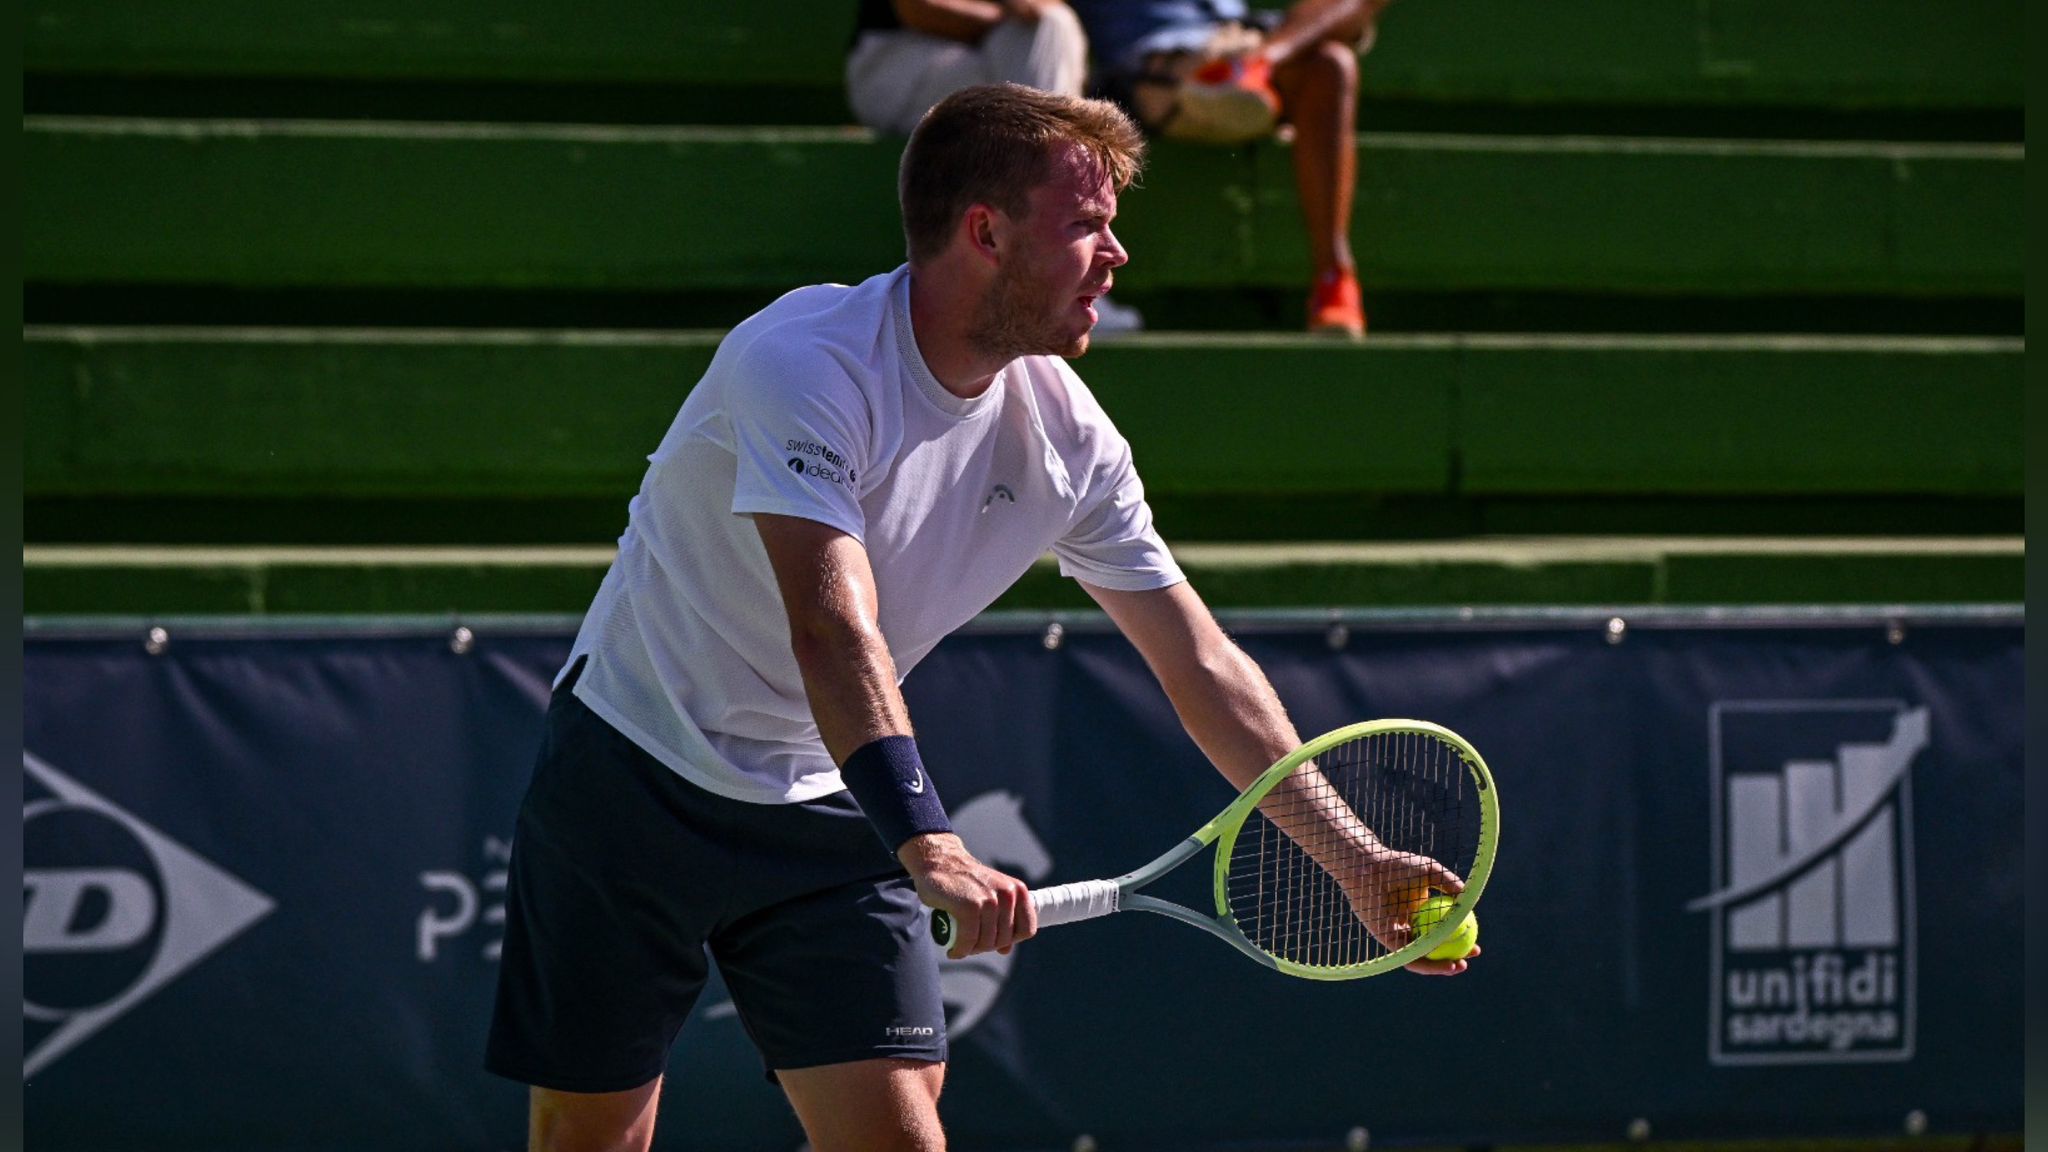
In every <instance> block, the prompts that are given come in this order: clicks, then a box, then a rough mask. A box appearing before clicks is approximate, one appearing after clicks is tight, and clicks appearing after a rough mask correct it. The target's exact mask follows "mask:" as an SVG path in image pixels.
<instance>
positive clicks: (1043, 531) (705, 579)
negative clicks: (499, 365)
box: [564, 267, 1182, 804]
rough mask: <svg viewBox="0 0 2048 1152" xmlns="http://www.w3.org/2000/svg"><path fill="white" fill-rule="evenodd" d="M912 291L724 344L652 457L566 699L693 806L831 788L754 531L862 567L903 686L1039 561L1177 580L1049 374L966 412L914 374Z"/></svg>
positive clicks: (797, 298)
mask: <svg viewBox="0 0 2048 1152" xmlns="http://www.w3.org/2000/svg"><path fill="white" fill-rule="evenodd" d="M909 288H910V274H909V269H908V268H907V267H905V268H898V269H897V270H896V271H895V272H893V273H889V274H886V275H882V276H876V277H873V278H871V279H869V280H867V281H865V282H863V283H861V284H858V285H855V286H853V287H845V286H842V285H823V286H818V287H812V288H802V289H798V290H797V291H795V292H791V293H790V294H788V295H786V296H784V297H782V298H781V299H780V300H777V301H776V302H775V303H773V304H771V305H769V306H768V307H767V308H765V309H763V310H762V311H761V312H759V313H757V314H755V315H754V316H752V317H750V318H748V319H747V320H746V321H745V322H744V323H742V324H741V325H740V326H739V327H737V328H735V329H733V330H732V332H731V333H730V334H729V335H728V336H727V337H726V339H725V341H724V342H723V343H722V344H721V345H720V346H719V349H718V353H717V355H716V356H714V357H713V358H712V361H711V367H710V368H709V369H708V370H707V371H706V372H705V374H704V378H703V380H702V381H701V382H699V383H698V385H697V387H696V388H695V389H694V390H693V391H691V393H690V395H689V398H688V399H687V400H686V401H685V402H684V403H683V407H682V411H681V412H680V413H679V414H678V415H677V417H676V420H675V423H674V424H673V425H672V426H671V427H670V428H669V431H668V434H667V436H665V437H663V439H662V442H661V446H660V447H659V448H658V449H656V450H655V452H654V454H653V455H652V456H650V457H649V458H648V459H649V461H650V465H649V467H648V469H647V475H646V478H645V479H644V480H642V481H641V485H640V492H639V495H637V496H636V497H634V499H633V503H632V510H631V517H630V520H629V522H628V525H627V528H626V531H625V534H624V535H623V536H621V537H620V539H619V555H618V559H617V560H615V561H614V562H613V564H612V566H611V570H610V571H609V572H608V573H606V575H605V579H604V584H603V586H602V587H600V588H599V590H598V593H597V597H596V600H595V601H594V602H593V603H592V604H591V607H590V612H589V615H587V616H586V617H585V618H584V621H583V627H582V629H581V630H580V631H579V632H578V633H577V636H576V642H575V646H574V648H573V650H572V652H571V655H570V661H569V663H570V665H572V666H573V665H574V663H575V661H576V660H577V659H578V658H581V657H585V656H587V657H588V658H589V663H588V665H587V666H586V667H585V669H584V672H583V676H582V678H581V679H580V680H578V681H577V684H576V689H575V691H576V695H577V696H578V697H579V698H581V699H582V700H583V702H584V703H585V704H587V705H588V706H589V707H590V709H591V710H592V711H593V712H596V713H597V714H598V715H599V716H602V717H604V719H606V720H607V721H609V722H610V723H611V724H612V725H613V726H614V727H616V728H618V729H619V730H620V731H622V732H624V733H625V734H626V735H627V736H629V737H630V738H631V739H632V740H633V741H634V742H635V743H636V744H638V745H639V746H640V747H642V748H644V749H646V750H647V751H648V752H649V753H651V754H652V755H653V756H655V758H657V759H659V760H660V761H661V762H662V763H664V764H666V765H668V766H669V767H670V768H671V769H673V770H675V771H676V772H677V773H679V774H680V775H682V776H683V778H685V779H687V780H689V781H690V782H692V783H694V784H696V785H698V786H699V787H702V788H705V789H707V790H709V791H711V792H715V793H718V794H719V795H722V796H728V797H731V798H733V799H736V800H744V801H750V802H754V803H765V804H778V803H793V802H796V801H801V800H809V799H812V798H815V797H818V796H823V795H827V794H829V793H832V792H837V791H839V790H840V789H841V788H843V787H844V785H843V784H842V783H841V782H840V779H839V770H838V768H837V767H836V766H835V765H834V764H833V762H832V759H831V757H830V756H829V755H827V754H826V752H825V747H824V744H823V742H822V741H821V740H820V738H819V735H818V728H817V725H816V723H815V722H814V721H813V720H812V718H811V709H810V704H809V701H808V699H807V698H806V696H805V693H804V685H803V679H802V676H801V674H800V673H799V671H798V668H797V664H796V658H795V656H794V655H792V653H791V649H790V633H789V620H788V617H787V615H786V614H785V613H784V610H783V606H782V597H781V594H780V592H779V590H778V589H777V586H776V582H775V574H774V571H773V570H772V569H771V568H770V566H769V563H768V554H767V550H766V549H765V548H764V547H763V546H762V544H761V539H760V537H759V535H758V534H757V533H756V532H755V530H754V525H753V522H752V520H751V519H749V517H750V515H751V514H752V513H756V512H768V513H776V514H780V515H785V516H798V517H802V518H804V519H808V520H815V521H818V522H820V523H823V524H826V525H829V526H831V527H833V528H837V529H839V530H840V531H842V532H845V533H847V534H848V535H850V536H853V537H854V538H856V539H858V540H860V541H861V542H862V543H863V544H864V545H865V546H866V549H867V553H868V559H869V562H870V563H871V564H872V566H873V568H874V573H875V586H876V595H877V600H878V611H879V613H880V624H881V631H882V636H883V638H884V639H885V641H886V642H887V643H888V646H889V654H890V655H891V657H893V658H894V660H895V662H896V669H897V673H898V675H899V676H901V675H908V674H909V672H910V670H911V669H912V668H913V667H915V666H916V665H917V662H918V661H919V660H921V659H923V658H924V656H925V654H926V653H928V652H930V651H931V650H932V648H933V647H935V646H936V645H937V644H938V643H939V641H940V640H942V639H944V638H945V637H946V636H947V635H948V634H949V633H951V632H953V631H954V630H955V629H957V628H959V627H960V626H961V625H963V624H965V623H967V622H968V621H969V620H971V619H973V618H974V616H975V615H976V614H978V613H980V612H981V611H982V610H983V609H985V608H987V607H988V606H989V605H990V604H992V603H993V602H994V601H995V599H996V598H997V597H998V596H1000V595H1001V594H1002V593H1003V591H1004V590H1005V589H1007V588H1009V586H1010V585H1011V584H1013V583H1015V582H1016V581H1017V579H1018V578H1019V577H1021V576H1022V575H1023V574H1024V573H1025V571H1026V570H1027V569H1028V568H1029V567H1030V566H1031V564H1032V563H1033V562H1034V561H1035V560H1036V559H1037V558H1038V557H1039V556H1041V555H1043V554H1044V553H1045V552H1046V551H1047V550H1048V549H1050V550H1051V551H1052V552H1053V553H1054V554H1055V555H1056V556H1057V557H1058V560H1059V566H1060V571H1061V572H1062V573H1064V574H1065V575H1067V576H1070V577H1074V578H1078V579H1081V580H1085V581H1087V582H1088V583H1090V584H1094V585H1096V586H1098V587H1103V588H1112V589H1118V590H1124V591H1141V590H1146V589H1153V588H1164V587H1167V586H1168V585H1171V584H1175V583H1178V582H1180V580H1181V579H1182V576H1181V572H1180V568H1179V567H1178V566H1177V565H1176V564H1175V563H1174V561H1173V557H1172V556H1171V555H1170V554H1169V553H1168V552H1167V549H1166V546H1165V544H1164V543H1162V542H1161V540H1160V539H1159V535H1158V533H1157V532H1155V531H1154V530H1153V527H1152V513H1151V510H1150V509H1149V508H1148V507H1146V504H1145V491H1144V486H1143V485H1142V484H1141V483H1140V482H1139V480H1138V474H1137V472H1136V471H1135V470H1134V469H1133V467H1132V464H1131V450H1130V445H1129V444H1127V443H1126V442H1125V441H1124V439H1123V437H1122V436H1121V435H1119V434H1118V433H1117V431H1116V428H1115V426H1114V425H1112V424H1111V423H1110V421H1109V418H1108V417H1107V416H1106V415H1104V414H1103V411H1102V409H1101V407H1100V406H1099V405H1098V404H1097V403H1096V402H1095V397H1094V396H1093V395H1091V394H1090V393H1089V391H1088V389H1087V387H1086V386H1085V385H1083V384H1082V383H1081V380H1080V377H1078V376H1076V375H1075V374H1074V372H1073V370H1072V369H1071V368H1069V367H1068V366H1067V363H1066V361H1064V360H1062V359H1060V358H1058V357H1052V356H1027V357H1022V358H1020V359H1018V360H1015V361H1013V362H1011V364H1010V365H1009V366H1008V367H1006V368H1004V369H1003V371H1002V373H1001V374H1000V375H998V376H997V377H996V379H995V382H994V383H993V384H991V385H990V386H989V388H988V390H987V391H985V392H983V393H982V394H981V395H980V396H977V397H975V398H973V399H971V400H966V399H961V398H960V397H958V396H955V395H953V394H952V393H950V392H947V391H946V390H945V388H943V387H941V386H940V384H939V382H938V380H937V379H935V378H934V377H933V376H932V374H931V371H930V370H929V369H928V368H927V367H926V366H925V362H924V358H923V356H922V355H920V354H919V352H918V349H917V342H916V340H915V339H914V338H913V337H912V335H911V327H910V294H909ZM564 671H565V672H566V671H567V669H566V668H565V669H564Z"/></svg>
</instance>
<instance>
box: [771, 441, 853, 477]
mask: <svg viewBox="0 0 2048 1152" xmlns="http://www.w3.org/2000/svg"><path fill="white" fill-rule="evenodd" d="M782 447H783V450H784V451H785V452H790V453H793V455H791V456H790V458H789V461H788V467H789V470H790V471H791V472H794V473H796V474H797V475H799V476H815V477H817V478H818V479H820V480H829V481H831V482H832V483H834V484H845V485H846V486H847V487H849V488H850V487H852V486H853V482H854V471H853V466H852V465H850V464H849V463H847V460H846V457H845V456H842V455H840V454H839V453H838V452H835V451H833V450H832V449H831V448H830V447H828V446H827V445H824V444H820V443H818V442H817V441H816V440H801V439H796V438H794V437H792V438H791V439H789V440H787V441H784V442H783V446H782Z"/></svg>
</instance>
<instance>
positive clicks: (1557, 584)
mask: <svg viewBox="0 0 2048 1152" xmlns="http://www.w3.org/2000/svg"><path fill="white" fill-rule="evenodd" d="M1175 554H1176V555H1177V556H1178V557H1179V559H1180V562H1181V564H1182V565H1183V567H1184V568H1185V569H1186V570H1187V572H1188V575H1189V579H1190V580H1191V581H1192V582H1193V583H1194V585H1195V587H1196V588H1197V589H1198V590H1200V591H1201V593H1202V595H1203V597H1204V598H1205V599H1206V600H1207V601H1208V602H1209V603H1210V604H1211V605H1212V606H1213V607H1216V608H1271V607H1302V608H1314V607H1402V606H1445V605H1474V606H1481V605H1534V604H1546V605H1565V604H1576V605H1587V604H1794V603H1797V604H1850V603H1863V604H1908V603H1991V602H2016V601H2018V600H2019V599H2020V598H2021V596H2022V589H2023V583H2024V578H2023V569H2024V567H2025V546H2024V542H2023V541H2022V540H2021V539H2020V538H2017V537H2012V538H1994V539H1977V538H1968V539H1932V540H1886V539H1820V540H1784V539H1741V538H1738V539H1726V540H1712V541H1701V540H1688V539H1654V538H1650V539H1553V540H1477V541H1458V542H1450V543H1436V544H1313V545H1299V544H1294V545H1286V544H1283V545H1246V544H1207V545H1203V544H1193V545H1183V546H1181V547H1178V548H1176V549H1175ZM611 558H612V550H611V549H609V548H590V547H583V548H498V549H491V548H416V549H398V548H387V549H322V548H229V549H219V548H123V547H96V548H64V547H38V546H33V545H32V546H30V547H28V548H27V549H25V550H24V554H23V573H22V576H23V611H24V612H25V613H26V614H28V615H31V616H44V615H143V616H170V615H186V614H232V615H290V614H328V613H380V614H384V613H457V614H477V613H501V612H510V613H554V612H580V611H582V610H583V609H584V608H585V607H587V606H588V604H589V602H590V597H591V595H592V594H593V593H594V592H595V591H596V589H597V585H598V582H599V580H600V579H602V577H603V575H604V571H605V568H606V566H607V565H609V564H610V562H611ZM1089 606H1090V604H1089V601H1088V599H1087V597H1086V595H1085V594H1084V593H1082V592H1081V591H1080V590H1079V588H1078V586H1076V585H1075V584H1074V583H1073V581H1071V580H1067V579H1064V578H1062V577H1061V576H1060V575H1059V574H1058V570H1057V568H1056V567H1055V565H1054V564H1053V563H1052V561H1051V559H1050V557H1048V558H1046V559H1045V560H1042V561H1040V562H1039V564H1038V565H1037V566H1036V567H1034V568H1033V570H1032V571H1031V572H1030V574H1029V575H1027V576H1026V577H1025V578H1024V579H1023V580H1022V581H1020V582H1019V583H1018V585H1017V586H1016V587H1015V588H1014V589H1012V591H1011V592H1010V593H1009V594H1007V595H1006V596H1004V597H1003V598H1002V599H1001V600H1000V601H998V602H997V604H996V607H997V608H999V609H1022V608H1039V609H1069V608H1086V607H1089Z"/></svg>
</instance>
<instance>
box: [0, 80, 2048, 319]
mask: <svg viewBox="0 0 2048 1152" xmlns="http://www.w3.org/2000/svg"><path fill="white" fill-rule="evenodd" d="M25 127H26V131H25V134H24V140H23V163H22V172H23V183H24V186H25V196H24V199H25V203H26V211H25V214H24V218H25V219H27V220H28V221H30V222H31V226H30V227H29V228H27V229H26V230H25V234H24V244H23V248H24V257H23V268H24V271H23V277H24V279H25V280H26V281H27V282H28V283H29V284H30V285H31V286H36V285H42V286H55V287H72V288H76V287H87V286H129V287H141V286H158V287H182V288H190V287H214V288H223V289H239V290H267V289H330V290H340V289H346V290H359V289H405V290H418V289H435V290H442V289H445V290H478V289H510V290H522V289H525V290H581V291H607V292H689V291H732V290H742V289H764V288H772V289H784V288H788V287H793V286H795V285H799V284H805V283H814V282H819V281H833V280H836V281H843V282H851V281H856V280H859V279H861V278H863V277H865V276H868V275H871V274H873V273H874V272H877V271H881V270H885V269H887V268H890V267H893V266H894V265H895V264H897V263H898V262H900V260H901V258H902V237H901V230H900V227H899V224H898V219H897V209H896V201H895V175H896V163H897V158H898V154H899V151H900V143H899V142H897V141H893V140H886V139H877V138H875V137H873V136H871V135H869V134H868V133H866V132H865V131H863V130H860V129H852V128H848V129H710V128H626V127H602V128H599V127H571V126H555V127H546V126H535V125H516V126H515V125H501V126H487V125H474V124H472V125H438V124H397V123H331V122H307V121H272V122H257V121H215V120H203V121H201V120H188V121H181V120H135V119H110V118H92V117H29V118H28V119H27V121H26V122H25ZM1360 147H1361V153H1360V162H1359V163H1360V187H1359V193H1358V199H1357V209H1356V213H1355V215H1354V218H1353V239H1354V245H1355V247H1356V249H1357V254H1358V258H1359V262H1360V268H1361V276H1362V278H1363V280H1364V281H1365V283H1366V286H1367V289H1368V291H1369V292H1377V291H1405V292H1518V291H1525V292H1578V293H1606V294H1629V293H1636V294H1653V295H1685V294H1690V295H1705V296H1715V295H1719V296H1734V295H1741V294H1745V293H1767V294H1772V295H1778V296H1801V295H1827V294H1837V295H1849V294H1857V295H1869V296H1904V297H1923V298H1924V297H2012V298H2017V297H2018V296H2019V295H2020V293H2021V289H2022V282H2023V279H2024V277H2023V272H2022V268H2021V263H2020V245H2018V244H2015V243H2013V237H2015V236H2018V235H2020V234H2021V232H2022V226H2023V219H2022V212H2021V201H2022V196H2021V176H2022V158H2023V155H2024V151H2023V149H2022V147H2021V146H2019V145H2003V144H1980V145H1939V144H1846V143H1796V142H1778V143H1771V142H1757V141H1746V142H1730V141H1680V140H1651V139H1627V138H1593V137H1474V136H1435V135H1402V134H1366V135H1363V136H1361V137H1360ZM1155 152H1156V156H1155V161H1154V163H1153V164H1152V166H1151V169H1150V171H1149V172H1148V173H1147V176H1146V179H1145V183H1144V186H1143V187H1142V188H1139V189H1136V190H1133V191H1131V192H1130V193H1128V194H1127V195H1126V196H1125V197H1124V202H1123V205H1122V209H1123V215H1122V218H1121V220H1120V222H1119V232H1120V234H1121V236H1122V238H1123V239H1124V241H1125V243H1126V245H1127V246H1128V247H1129V248H1130V250H1131V252H1132V253H1133V262H1132V263H1131V265H1130V266H1129V267H1128V268H1127V269H1126V270H1125V271H1124V272H1123V273H1122V274H1121V276H1120V280H1121V281H1122V282H1123V283H1124V285H1125V286H1126V288H1127V289H1130V290H1133V291H1137V292H1156V291H1161V290H1173V289H1238V288H1250V287H1258V288H1284V289H1287V290H1289V291H1302V290H1304V289H1305V285H1306V283H1307V279H1308V273H1309V260H1308V252H1307V242H1306V240H1305V239H1304V235H1303V231H1302V226H1301V221H1300V219H1299V215H1298V209H1297V205H1296V199H1295V194H1294V177H1293V172H1292V166H1291V160H1290V157H1289V154H1288V149H1287V148H1286V147H1285V146H1282V145H1278V144H1272V145H1261V146H1259V147H1255V148H1249V149H1239V150H1227V149H1215V148H1199V147H1192V146H1180V147H1174V146H1167V145H1161V146H1159V147H1158V148H1157V149H1155Z"/></svg>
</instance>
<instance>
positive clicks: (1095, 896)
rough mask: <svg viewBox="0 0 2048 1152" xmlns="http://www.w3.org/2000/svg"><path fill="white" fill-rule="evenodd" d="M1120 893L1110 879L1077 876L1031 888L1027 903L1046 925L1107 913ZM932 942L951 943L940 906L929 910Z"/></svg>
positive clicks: (1042, 925) (950, 930) (946, 916)
mask: <svg viewBox="0 0 2048 1152" xmlns="http://www.w3.org/2000/svg"><path fill="white" fill-rule="evenodd" d="M1122 896H1123V889H1121V888H1118V887H1117V886H1116V881H1114V880H1079V881H1076V882H1074V883H1072V884H1055V885H1053V886H1052V887H1050V888H1033V889H1032V890H1031V906H1032V907H1033V908H1036V909H1038V926H1039V927H1040V928H1046V927H1050V926H1051V925H1054V924H1072V923H1073V922H1074V921H1076V920H1093V919H1095V918H1096V917H1097V916H1107V915H1109V914H1110V913H1112V912H1114V911H1116V910H1117V908H1118V906H1119V904H1120V902H1121V899H1122ZM932 942H933V943H935V944H937V945H938V946H939V947H941V948H948V947H951V946H952V944H953V917H952V916H951V915H950V914H948V913H947V912H946V910H945V909H943V908H936V909H933V910H932Z"/></svg>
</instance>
